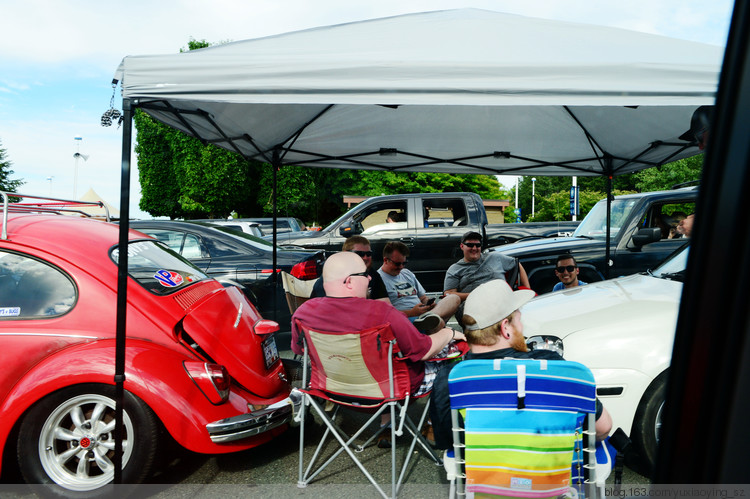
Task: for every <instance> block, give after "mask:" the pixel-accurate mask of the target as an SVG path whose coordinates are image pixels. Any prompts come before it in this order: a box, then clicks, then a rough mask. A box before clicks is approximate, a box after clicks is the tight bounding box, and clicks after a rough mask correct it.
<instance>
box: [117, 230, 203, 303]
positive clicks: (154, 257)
mask: <svg viewBox="0 0 750 499" xmlns="http://www.w3.org/2000/svg"><path fill="white" fill-rule="evenodd" d="M111 257H112V260H113V261H114V262H115V263H117V262H118V258H119V249H118V248H114V249H113V250H112V252H111ZM128 274H129V275H130V277H132V278H133V279H135V280H136V281H137V282H138V284H140V285H141V286H143V287H144V288H146V289H147V290H149V291H150V292H152V293H154V294H157V295H168V294H172V293H174V292H176V291H180V290H182V289H184V288H185V287H187V286H189V285H191V284H193V283H196V282H199V281H202V280H204V279H209V277H208V276H207V275H206V274H204V273H203V272H201V271H200V269H198V267H196V266H194V265H193V264H192V263H190V262H188V261H187V260H185V259H184V258H182V257H180V255H178V254H177V253H175V252H174V251H172V250H170V249H169V248H167V247H166V246H164V245H163V244H161V243H158V242H156V241H134V242H131V243H130V244H128Z"/></svg>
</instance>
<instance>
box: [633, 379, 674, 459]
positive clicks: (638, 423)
mask: <svg viewBox="0 0 750 499" xmlns="http://www.w3.org/2000/svg"><path fill="white" fill-rule="evenodd" d="M666 386H667V373H666V372H663V373H661V374H660V375H659V376H657V377H656V379H655V380H654V381H652V382H651V384H650V385H649V387H648V389H647V390H646V392H645V393H644V394H643V397H642V398H641V402H640V404H638V410H637V411H636V413H635V420H634V422H633V432H632V433H633V443H634V444H635V446H636V449H637V451H638V454H639V456H640V457H641V460H642V464H643V465H644V466H645V467H646V471H649V472H650V471H652V470H653V469H654V463H656V453H657V451H658V447H659V437H660V434H661V422H662V415H663V413H664V400H665V396H666Z"/></svg>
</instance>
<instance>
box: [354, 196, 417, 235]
mask: <svg viewBox="0 0 750 499" xmlns="http://www.w3.org/2000/svg"><path fill="white" fill-rule="evenodd" d="M362 215H364V218H362V220H361V224H362V227H363V229H364V231H363V232H362V234H365V235H367V234H373V233H376V232H380V231H384V230H398V229H406V228H408V224H407V221H408V213H407V210H406V201H392V202H388V203H380V204H377V205H374V206H372V207H371V209H370V210H369V211H368V212H367V213H362Z"/></svg>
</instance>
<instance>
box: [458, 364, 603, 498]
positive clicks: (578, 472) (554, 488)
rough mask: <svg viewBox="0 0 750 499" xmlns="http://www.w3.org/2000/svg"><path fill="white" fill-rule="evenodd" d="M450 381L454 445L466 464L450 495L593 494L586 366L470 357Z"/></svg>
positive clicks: (592, 397)
mask: <svg viewBox="0 0 750 499" xmlns="http://www.w3.org/2000/svg"><path fill="white" fill-rule="evenodd" d="M448 384H449V390H450V401H451V418H452V423H453V450H454V454H455V459H456V464H457V465H458V466H462V467H463V472H461V471H460V470H459V471H458V472H457V473H456V476H455V479H456V484H455V487H453V485H452V487H451V493H452V495H453V492H454V491H455V493H457V495H458V496H459V497H465V496H466V495H467V494H469V495H472V494H474V493H483V494H494V495H503V496H510V497H532V498H540V497H557V496H565V495H567V494H569V495H571V496H575V495H577V496H578V497H587V498H593V497H595V495H596V487H595V485H594V484H595V478H596V477H595V473H596V471H595V470H596V457H595V439H596V437H595V431H594V423H595V414H596V384H595V382H594V377H593V375H592V374H591V371H589V370H588V368H586V367H585V366H583V365H582V364H579V363H577V362H568V361H547V360H531V359H502V360H500V359H498V360H469V361H464V362H461V363H460V364H459V365H457V366H455V367H454V368H453V370H452V371H451V373H450V376H449V378H448ZM462 437H463V438H462ZM571 463H572V465H571ZM573 490H575V492H573Z"/></svg>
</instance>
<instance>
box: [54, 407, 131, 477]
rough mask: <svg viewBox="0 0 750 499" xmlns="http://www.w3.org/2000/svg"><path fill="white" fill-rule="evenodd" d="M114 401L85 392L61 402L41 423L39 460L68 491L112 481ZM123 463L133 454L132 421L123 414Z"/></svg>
mask: <svg viewBox="0 0 750 499" xmlns="http://www.w3.org/2000/svg"><path fill="white" fill-rule="evenodd" d="M114 430H115V401H114V400H112V399H110V398H109V397H105V396H104V395H98V394H86V395H80V396H78V397H74V398H71V399H69V400H67V401H65V402H63V403H62V404H60V405H59V406H58V407H57V408H56V409H55V410H54V411H53V412H52V413H51V414H50V415H49V417H48V418H47V420H46V421H45V422H44V424H43V425H42V429H41V433H40V435H39V459H40V462H41V465H42V467H43V468H44V470H45V472H46V473H47V475H48V476H49V477H50V478H51V479H52V480H53V481H54V482H56V483H58V484H59V485H62V486H64V487H65V488H68V489H71V490H81V491H83V490H93V489H96V488H99V487H101V486H102V485H105V484H107V483H109V482H111V481H112V479H113V477H114V466H113V464H112V458H113V456H114V450H115V438H114ZM123 431H124V435H123V437H124V438H123V441H122V449H123V455H122V463H123V466H124V465H126V464H127V462H128V459H129V458H130V455H131V454H132V446H131V445H130V440H129V439H130V436H131V435H133V423H132V422H131V420H130V417H129V416H128V414H127V413H125V412H124V413H123Z"/></svg>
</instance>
